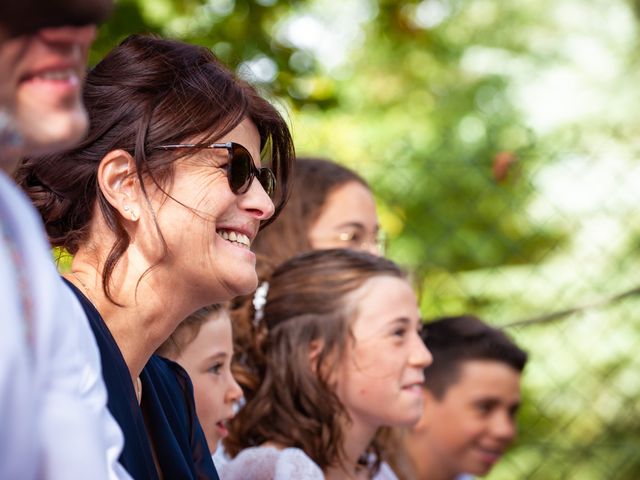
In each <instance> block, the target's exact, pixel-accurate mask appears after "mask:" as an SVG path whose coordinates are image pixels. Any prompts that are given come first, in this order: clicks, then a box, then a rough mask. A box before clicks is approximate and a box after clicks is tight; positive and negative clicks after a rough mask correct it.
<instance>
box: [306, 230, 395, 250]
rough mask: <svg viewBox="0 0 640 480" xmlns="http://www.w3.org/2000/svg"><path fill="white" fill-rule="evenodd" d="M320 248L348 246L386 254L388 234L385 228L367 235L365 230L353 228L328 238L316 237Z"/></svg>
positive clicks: (353, 248) (315, 240) (352, 248)
mask: <svg viewBox="0 0 640 480" xmlns="http://www.w3.org/2000/svg"><path fill="white" fill-rule="evenodd" d="M313 240H314V242H315V243H316V244H317V245H319V248H348V249H351V250H364V251H366V252H371V253H377V254H378V255H384V253H385V251H386V249H387V236H386V234H385V232H384V231H383V230H378V231H376V232H375V233H374V234H373V235H367V234H366V233H365V232H364V231H360V230H359V229H358V230H353V231H347V230H345V231H343V232H338V233H336V234H334V235H331V236H329V237H326V238H315V239H313Z"/></svg>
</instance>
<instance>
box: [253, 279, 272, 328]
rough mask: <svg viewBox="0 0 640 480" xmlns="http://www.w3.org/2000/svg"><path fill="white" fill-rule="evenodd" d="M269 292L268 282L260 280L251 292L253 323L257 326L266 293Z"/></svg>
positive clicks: (265, 302) (261, 316) (265, 300)
mask: <svg viewBox="0 0 640 480" xmlns="http://www.w3.org/2000/svg"><path fill="white" fill-rule="evenodd" d="M268 293H269V282H267V281H264V282H262V283H261V284H260V285H259V286H258V288H256V291H255V292H254V294H253V309H254V310H255V312H256V313H255V315H254V316H253V325H254V326H256V327H257V326H258V324H259V323H260V320H262V318H263V317H264V306H265V305H266V304H267V294H268Z"/></svg>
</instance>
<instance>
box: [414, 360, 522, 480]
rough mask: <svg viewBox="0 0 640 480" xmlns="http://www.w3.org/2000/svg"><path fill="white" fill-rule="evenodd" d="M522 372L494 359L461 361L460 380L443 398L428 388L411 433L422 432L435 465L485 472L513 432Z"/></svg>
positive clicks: (481, 473) (454, 474)
mask: <svg viewBox="0 0 640 480" xmlns="http://www.w3.org/2000/svg"><path fill="white" fill-rule="evenodd" d="M519 405H520V372H518V371H517V370H515V369H513V368H512V367H510V366H509V365H507V364H505V363H502V362H498V361H493V360H469V361H466V362H464V363H462V364H461V366H460V371H459V378H458V381H457V382H456V383H454V384H452V385H450V386H449V388H448V389H447V391H446V392H445V395H444V397H442V399H440V400H437V399H436V398H435V397H434V396H433V395H432V394H431V393H429V392H428V391H427V396H426V402H425V414H424V416H423V418H422V419H421V420H420V422H419V424H418V425H416V427H415V429H414V433H416V434H422V438H423V439H424V442H425V443H426V445H425V446H426V447H427V448H430V449H431V451H432V452H431V453H432V455H430V456H431V457H432V458H434V459H438V461H439V462H440V463H441V464H442V465H440V467H441V468H438V469H437V470H440V471H442V470H444V471H449V472H450V473H451V476H452V478H453V477H455V476H456V475H458V474H460V473H469V474H472V475H485V474H487V473H488V472H489V471H490V470H491V468H492V467H493V465H495V464H496V463H497V462H498V460H500V458H501V457H502V455H503V454H504V452H505V451H506V449H507V447H508V446H509V445H510V444H511V443H512V442H513V440H514V439H515V437H516V421H515V415H516V412H517V410H518V407H519Z"/></svg>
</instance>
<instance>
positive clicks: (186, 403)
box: [65, 280, 218, 480]
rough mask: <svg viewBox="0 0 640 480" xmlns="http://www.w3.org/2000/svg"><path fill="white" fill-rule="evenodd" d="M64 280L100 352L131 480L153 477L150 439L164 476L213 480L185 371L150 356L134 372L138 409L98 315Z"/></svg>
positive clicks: (117, 353)
mask: <svg viewBox="0 0 640 480" xmlns="http://www.w3.org/2000/svg"><path fill="white" fill-rule="evenodd" d="M65 281H66V280H65ZM66 282H67V284H68V285H69V286H70V287H71V290H72V291H73V293H74V294H75V295H76V296H77V297H78V299H79V300H80V303H81V304H82V308H84V311H85V313H86V314H87V317H88V318H89V324H90V325H91V329H92V330H93V334H94V335H95V337H96V342H97V343H98V348H99V349H100V357H101V360H102V376H103V378H104V382H105V384H106V386H107V393H108V401H107V406H108V408H109V411H110V412H111V414H112V415H113V417H114V418H115V419H116V421H117V422H118V424H119V425H120V428H121V429H122V433H123V434H124V449H123V451H122V454H121V455H120V459H119V460H120V463H121V464H122V466H123V467H124V468H125V469H126V470H127V471H128V472H129V474H130V475H131V476H132V477H133V478H134V479H136V480H146V479H150V480H156V479H158V473H157V471H156V466H155V463H154V461H153V454H152V451H151V443H150V439H151V441H152V442H153V445H154V447H155V453H156V458H157V461H158V464H159V465H160V470H161V471H162V475H163V476H164V478H167V479H216V480H217V479H218V473H217V472H216V469H215V467H214V465H213V461H212V460H211V454H210V452H209V447H208V445H207V440H206V439H205V436H204V433H203V431H202V427H201V426H200V422H199V421H198V417H197V416H196V413H195V403H194V400H193V386H192V385H191V380H190V379H189V376H188V375H187V372H185V371H184V369H183V368H182V367H180V365H178V364H177V363H174V362H172V361H170V360H167V359H165V358H162V357H159V356H157V355H153V356H152V357H151V358H150V359H149V361H148V362H147V364H146V365H145V367H144V369H143V370H142V373H141V374H140V380H141V381H142V404H141V405H138V400H137V398H136V393H135V390H134V388H133V384H132V383H131V375H130V373H129V369H128V368H127V364H126V363H125V361H124V357H123V356H122V353H121V352H120V349H119V348H118V345H117V344H116V342H115V340H114V339H113V336H112V335H111V332H110V331H109V329H108V328H107V326H106V325H105V323H104V320H103V319H102V317H101V316H100V313H98V311H97V310H96V308H95V307H94V306H93V304H92V303H91V302H90V301H89V300H88V299H87V298H86V297H85V296H84V295H83V294H82V292H81V291H80V290H78V289H77V288H76V287H75V286H74V285H73V284H71V283H70V282H68V281H66ZM145 418H146V419H147V426H148V429H147V428H145Z"/></svg>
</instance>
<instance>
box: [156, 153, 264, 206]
mask: <svg viewBox="0 0 640 480" xmlns="http://www.w3.org/2000/svg"><path fill="white" fill-rule="evenodd" d="M155 148H159V149H162V150H174V149H178V148H201V149H205V148H225V149H226V150H227V153H228V154H229V163H228V164H227V165H225V166H224V167H220V168H224V169H226V170H227V180H228V181H229V188H231V191H232V192H233V193H235V194H236V195H241V194H243V193H246V192H247V190H249V187H251V183H252V182H253V179H254V178H257V179H258V181H259V182H260V185H262V188H263V189H264V191H265V192H267V195H269V197H272V198H273V194H274V193H275V191H276V177H275V175H274V174H273V172H272V171H271V169H269V168H267V167H262V168H257V167H256V166H255V164H254V163H253V157H252V156H251V154H250V153H249V150H247V149H246V148H244V147H243V146H242V145H240V144H239V143H235V142H227V143H214V144H212V145H207V146H204V147H202V146H200V145H194V144H188V143H185V144H177V145H160V146H158V147H155Z"/></svg>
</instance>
